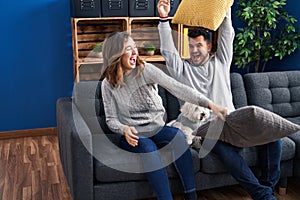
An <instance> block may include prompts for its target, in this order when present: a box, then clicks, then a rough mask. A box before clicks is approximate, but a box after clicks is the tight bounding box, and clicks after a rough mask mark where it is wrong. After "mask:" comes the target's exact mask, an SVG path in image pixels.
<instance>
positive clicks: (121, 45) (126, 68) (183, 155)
mask: <svg viewBox="0 0 300 200" xmlns="http://www.w3.org/2000/svg"><path fill="white" fill-rule="evenodd" d="M103 61H104V63H103V65H104V72H103V73H102V76H101V79H104V80H103V82H102V86H101V87H102V97H103V104H104V110H105V114H106V122H107V125H108V127H109V128H110V129H111V130H112V131H113V132H115V133H119V134H121V135H122V136H121V141H120V146H121V148H123V149H125V150H127V151H130V152H134V153H140V154H139V155H141V159H142V162H143V168H144V171H145V173H146V176H147V178H148V180H149V183H150V185H151V187H152V188H153V190H154V192H155V193H156V195H157V198H158V199H159V200H162V199H163V200H170V199H172V194H171V191H170V188H169V182H168V176H167V172H166V169H165V167H164V166H163V163H162V161H161V159H160V158H161V157H160V153H159V148H161V147H165V146H170V147H171V149H172V153H173V157H174V160H175V159H176V160H175V168H176V170H177V171H178V174H179V176H180V178H181V181H182V184H183V188H184V193H185V194H184V196H185V199H186V200H192V199H193V200H195V199H197V193H196V189H195V183H194V174H193V165H192V163H193V162H192V156H191V152H190V150H189V148H188V144H187V143H186V140H185V137H184V134H183V133H182V132H181V131H180V130H179V129H177V128H174V127H168V126H165V121H164V116H165V109H164V107H163V104H162V100H161V97H160V96H159V95H158V90H157V84H159V85H161V86H162V87H164V88H165V89H167V90H168V91H169V92H171V93H172V94H173V95H175V96H177V97H178V98H180V99H182V100H184V101H188V102H190V103H194V104H197V105H200V106H203V107H208V108H210V109H211V110H212V111H213V112H214V113H215V114H216V115H217V116H218V117H220V118H221V119H222V120H224V117H223V115H226V114H227V109H226V108H224V107H219V106H217V105H215V104H214V103H213V102H212V101H210V100H209V99H207V98H206V97H204V96H203V95H201V94H200V93H199V92H197V91H196V90H193V89H191V88H190V87H188V86H185V85H183V84H181V83H179V82H177V81H175V80H174V79H172V78H171V77H169V76H168V75H166V74H165V73H163V72H162V71H161V70H160V69H158V68H157V67H155V66H154V65H152V64H149V63H145V62H143V61H142V60H141V59H140V58H139V56H138V50H137V47H136V44H135V42H134V41H133V39H132V38H131V37H130V35H129V34H128V33H126V32H116V33H113V34H111V35H110V36H109V37H108V38H106V40H105V41H104V44H103ZM174 141H175V142H174ZM183 147H184V148H183ZM182 149H184V150H183V151H182Z"/></svg>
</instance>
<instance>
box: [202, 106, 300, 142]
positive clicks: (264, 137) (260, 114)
mask: <svg viewBox="0 0 300 200" xmlns="http://www.w3.org/2000/svg"><path fill="white" fill-rule="evenodd" d="M297 131H300V126H299V125H297V124H295V123H292V122H291V121H289V120H287V119H285V118H283V117H281V116H279V115H277V114H275V113H273V112H270V111H269V110H266V109H263V108H261V107H258V106H245V107H242V108H239V109H237V110H235V111H233V112H232V113H230V114H229V115H227V116H226V121H225V122H222V121H221V120H218V121H211V122H208V123H206V124H204V125H203V126H201V127H199V128H198V130H197V135H200V136H201V137H204V138H212V139H219V140H221V141H224V142H227V143H230V144H232V145H234V146H237V147H251V146H256V145H262V144H266V143H269V142H274V141H275V140H278V139H280V138H283V137H285V136H288V135H290V134H292V133H295V132H297Z"/></svg>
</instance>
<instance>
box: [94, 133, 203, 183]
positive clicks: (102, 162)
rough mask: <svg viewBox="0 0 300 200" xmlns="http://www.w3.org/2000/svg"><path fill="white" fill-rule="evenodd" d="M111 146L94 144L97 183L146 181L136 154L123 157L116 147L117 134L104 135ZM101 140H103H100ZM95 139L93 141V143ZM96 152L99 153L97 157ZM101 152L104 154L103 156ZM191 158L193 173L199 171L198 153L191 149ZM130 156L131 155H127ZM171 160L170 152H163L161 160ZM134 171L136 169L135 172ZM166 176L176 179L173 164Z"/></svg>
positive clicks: (168, 167) (121, 151) (169, 166)
mask: <svg viewBox="0 0 300 200" xmlns="http://www.w3.org/2000/svg"><path fill="white" fill-rule="evenodd" d="M99 136H100V135H99ZM106 136H107V137H108V138H109V140H110V141H112V143H113V145H105V144H104V143H103V144H102V145H101V144H99V143H100V141H99V142H97V144H94V149H93V150H94V152H93V153H94V171H95V177H96V180H97V181H100V182H119V181H137V180H146V176H145V174H144V173H141V172H142V171H143V169H142V162H141V161H140V159H139V156H138V154H136V156H135V155H134V156H131V155H129V156H128V155H125V154H124V152H123V150H121V149H120V148H119V147H118V140H119V138H118V137H119V136H118V135H117V134H109V135H106ZM102 137H103V136H102ZM101 140H105V138H102V139H101ZM94 141H95V138H94V139H93V142H94ZM105 146H107V147H105ZM97 152H99V154H98V155H100V156H99V157H98V156H97ZM103 152H105V153H106V155H105V156H103V155H102V154H103ZM191 152H192V157H193V166H194V173H196V172H198V171H199V170H200V162H199V157H198V153H197V152H196V151H195V150H193V149H191ZM129 154H131V153H129ZM171 158H172V153H171V151H168V150H166V151H164V154H162V160H165V161H166V162H168V161H169V160H171ZM135 169H137V170H136V171H135ZM167 171H168V176H169V177H170V178H174V177H178V174H177V172H176V170H175V167H174V166H173V164H170V165H168V166H167Z"/></svg>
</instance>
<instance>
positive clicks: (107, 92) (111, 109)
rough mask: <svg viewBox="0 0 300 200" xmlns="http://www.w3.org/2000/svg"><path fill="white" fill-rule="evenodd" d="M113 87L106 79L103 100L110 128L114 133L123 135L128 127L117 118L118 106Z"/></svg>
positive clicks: (103, 84)
mask: <svg viewBox="0 0 300 200" xmlns="http://www.w3.org/2000/svg"><path fill="white" fill-rule="evenodd" d="M112 89H113V88H112V86H111V85H110V84H109V83H108V82H107V81H106V79H104V80H103V81H102V85H101V91H102V100H103V105H104V112H105V117H106V124H107V126H108V128H109V129H110V130H111V131H112V132H114V133H120V134H123V131H124V128H125V127H126V125H124V124H122V123H121V122H120V121H119V118H118V116H117V106H116V102H115V100H114V96H113V94H112Z"/></svg>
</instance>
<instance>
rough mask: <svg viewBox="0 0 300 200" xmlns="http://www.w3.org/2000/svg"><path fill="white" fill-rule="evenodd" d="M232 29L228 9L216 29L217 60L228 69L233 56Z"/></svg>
mask: <svg viewBox="0 0 300 200" xmlns="http://www.w3.org/2000/svg"><path fill="white" fill-rule="evenodd" d="M233 40H234V29H233V27H232V21H231V9H230V8H229V10H228V12H227V13H226V16H225V18H224V20H223V22H222V24H221V25H220V27H219V29H218V48H217V52H216V56H217V58H218V59H219V60H220V61H221V62H222V63H223V64H224V65H225V66H227V67H229V68H230V65H231V61H232V56H233Z"/></svg>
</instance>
